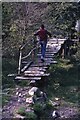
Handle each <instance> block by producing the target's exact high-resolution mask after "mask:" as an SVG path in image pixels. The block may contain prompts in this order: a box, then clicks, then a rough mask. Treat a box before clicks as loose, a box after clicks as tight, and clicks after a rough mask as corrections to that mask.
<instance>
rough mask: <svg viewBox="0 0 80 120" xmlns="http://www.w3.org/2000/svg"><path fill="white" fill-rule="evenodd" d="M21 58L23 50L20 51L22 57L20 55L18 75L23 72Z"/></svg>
mask: <svg viewBox="0 0 80 120" xmlns="http://www.w3.org/2000/svg"><path fill="white" fill-rule="evenodd" d="M21 57H22V50H20V55H19V67H18V74H20V72H21Z"/></svg>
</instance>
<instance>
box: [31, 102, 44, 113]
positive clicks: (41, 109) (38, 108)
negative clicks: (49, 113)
mask: <svg viewBox="0 0 80 120" xmlns="http://www.w3.org/2000/svg"><path fill="white" fill-rule="evenodd" d="M33 108H34V112H35V113H36V114H37V115H40V114H42V113H43V112H44V105H43V104H40V103H36V104H35V105H34V106H33Z"/></svg>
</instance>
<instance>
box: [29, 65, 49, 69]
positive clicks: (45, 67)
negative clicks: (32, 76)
mask: <svg viewBox="0 0 80 120" xmlns="http://www.w3.org/2000/svg"><path fill="white" fill-rule="evenodd" d="M30 68H33V69H34V68H40V69H42V68H43V69H47V68H48V67H47V66H35V65H34V64H33V65H31V66H30ZM30 68H29V69H30Z"/></svg>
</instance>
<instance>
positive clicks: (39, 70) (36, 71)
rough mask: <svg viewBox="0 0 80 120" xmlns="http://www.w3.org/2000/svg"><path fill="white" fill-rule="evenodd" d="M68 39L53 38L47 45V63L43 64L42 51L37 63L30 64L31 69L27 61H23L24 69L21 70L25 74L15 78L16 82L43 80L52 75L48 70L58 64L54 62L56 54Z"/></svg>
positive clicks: (38, 55) (39, 53)
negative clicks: (52, 65)
mask: <svg viewBox="0 0 80 120" xmlns="http://www.w3.org/2000/svg"><path fill="white" fill-rule="evenodd" d="M65 40H66V39H58V40H56V39H55V38H52V39H50V40H49V41H48V43H47V49H46V54H45V62H41V60H40V56H41V50H39V52H38V54H37V58H36V59H37V60H36V61H37V62H33V63H32V64H30V66H29V68H27V67H28V65H27V61H23V64H25V65H24V68H23V69H22V70H21V72H23V74H21V75H18V76H16V77H15V80H31V81H32V80H35V81H36V80H41V79H42V77H48V76H49V75H50V73H47V70H46V69H47V68H48V67H49V66H50V65H51V64H56V63H57V61H55V60H54V57H55V53H57V52H58V51H59V49H60V48H61V44H63V43H64V41H65Z"/></svg>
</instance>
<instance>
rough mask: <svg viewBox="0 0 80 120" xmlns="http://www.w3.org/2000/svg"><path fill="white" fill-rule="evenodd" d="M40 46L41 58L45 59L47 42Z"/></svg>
mask: <svg viewBox="0 0 80 120" xmlns="http://www.w3.org/2000/svg"><path fill="white" fill-rule="evenodd" d="M40 45H41V56H42V57H43V58H44V57H45V52H46V45H47V41H40Z"/></svg>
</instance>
